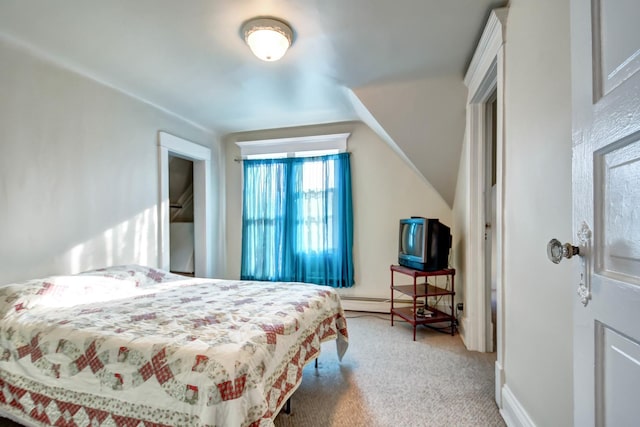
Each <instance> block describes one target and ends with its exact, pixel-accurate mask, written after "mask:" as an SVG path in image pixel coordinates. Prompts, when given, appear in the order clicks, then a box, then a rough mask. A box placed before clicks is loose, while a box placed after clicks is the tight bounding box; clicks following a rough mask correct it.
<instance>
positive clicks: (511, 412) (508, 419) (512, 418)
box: [500, 384, 536, 427]
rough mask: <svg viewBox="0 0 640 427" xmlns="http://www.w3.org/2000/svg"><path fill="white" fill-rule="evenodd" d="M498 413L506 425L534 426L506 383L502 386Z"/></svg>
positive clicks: (516, 426) (512, 426)
mask: <svg viewBox="0 0 640 427" xmlns="http://www.w3.org/2000/svg"><path fill="white" fill-rule="evenodd" d="M500 415H502V418H503V419H504V422H505V423H506V424H507V426H508V427H536V425H535V424H534V422H533V421H532V420H531V417H529V414H527V411H525V409H524V407H523V406H522V404H521V403H520V401H518V399H517V398H516V396H515V395H514V394H513V393H512V392H511V389H509V386H508V385H506V384H505V385H504V387H502V409H500Z"/></svg>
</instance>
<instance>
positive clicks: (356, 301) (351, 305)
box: [340, 296, 413, 314]
mask: <svg viewBox="0 0 640 427" xmlns="http://www.w3.org/2000/svg"><path fill="white" fill-rule="evenodd" d="M340 299H341V300H342V308H344V309H345V310H350V311H370V312H373V313H387V314H389V312H390V311H391V302H390V301H389V299H388V298H369V297H350V296H341V297H340ZM393 303H394V304H396V305H405V304H413V301H412V300H410V299H407V300H397V299H396V300H394V301H393Z"/></svg>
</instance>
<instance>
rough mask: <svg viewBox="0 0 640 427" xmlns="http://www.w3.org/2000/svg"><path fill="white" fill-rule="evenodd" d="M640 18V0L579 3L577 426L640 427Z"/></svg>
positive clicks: (575, 31)
mask: <svg viewBox="0 0 640 427" xmlns="http://www.w3.org/2000/svg"><path fill="white" fill-rule="evenodd" d="M639 18H640V1H638V0H592V1H586V0H572V2H571V53H572V55H571V56H572V82H573V177H574V184H573V218H574V220H573V224H574V232H575V233H580V230H581V229H582V230H583V232H582V234H581V237H582V240H583V241H582V243H581V245H582V247H581V255H583V256H582V257H580V258H579V260H577V261H573V263H574V267H575V279H574V280H575V284H576V285H578V284H579V286H580V288H579V293H580V294H581V295H576V301H575V304H574V307H573V311H574V325H573V328H574V352H573V353H574V355H573V357H574V399H575V400H574V402H575V404H574V423H575V425H576V426H593V425H597V426H605V425H606V426H638V425H640V25H639V24H638V19H639ZM550 191H553V189H550ZM583 224H584V226H583ZM587 227H588V229H590V230H592V231H593V233H592V236H591V239H589V233H588V230H587ZM576 240H578V241H579V240H580V238H579V237H578V236H577V235H576Z"/></svg>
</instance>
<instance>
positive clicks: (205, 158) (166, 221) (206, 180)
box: [158, 131, 213, 277]
mask: <svg viewBox="0 0 640 427" xmlns="http://www.w3.org/2000/svg"><path fill="white" fill-rule="evenodd" d="M158 153H159V163H160V164H159V169H160V203H158V218H159V221H158V262H159V264H160V268H162V269H164V270H167V271H169V269H170V260H169V256H170V255H169V254H170V242H169V235H170V231H169V230H170V212H169V155H172V156H176V157H182V158H184V159H187V160H191V161H192V162H193V232H194V236H193V237H194V240H193V241H194V250H195V254H194V263H195V275H196V277H211V274H212V272H213V268H212V267H213V259H212V258H213V257H212V250H211V248H212V245H211V239H210V238H209V236H211V233H212V231H213V227H212V215H211V212H210V211H211V209H209V208H208V207H209V206H211V149H209V148H207V147H203V146H202V145H199V144H196V143H194V142H191V141H187V140H186V139H183V138H180V137H178V136H175V135H171V134H170V133H167V132H162V131H160V132H158Z"/></svg>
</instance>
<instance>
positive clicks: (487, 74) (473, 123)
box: [462, 8, 508, 407]
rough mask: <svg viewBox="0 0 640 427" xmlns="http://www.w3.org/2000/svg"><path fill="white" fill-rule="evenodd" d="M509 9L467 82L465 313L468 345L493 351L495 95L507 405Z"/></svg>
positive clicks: (499, 15)
mask: <svg viewBox="0 0 640 427" xmlns="http://www.w3.org/2000/svg"><path fill="white" fill-rule="evenodd" d="M507 15H508V8H499V9H494V10H492V11H491V14H490V15H489V18H488V20H487V24H486V26H485V29H484V31H483V33H482V37H481V38H480V41H479V42H478V46H477V47H476V51H475V53H474V55H473V58H472V60H471V63H470V65H469V68H468V70H467V74H466V75H465V79H464V83H465V85H466V86H467V88H468V96H467V141H466V142H467V143H468V150H469V152H468V155H469V176H468V179H469V182H468V187H467V188H468V192H469V194H468V201H469V209H468V226H469V229H468V236H467V237H468V244H467V245H466V254H465V271H466V274H465V275H466V279H465V282H466V286H465V294H466V307H465V309H466V310H465V311H466V317H465V319H463V322H464V324H463V325H462V326H463V330H464V332H465V333H464V337H463V339H464V341H465V345H466V346H467V348H468V349H469V350H476V351H488V352H491V351H493V348H487V347H488V346H487V341H488V340H487V331H491V329H490V322H491V316H490V313H491V312H490V307H489V306H488V304H487V301H490V298H491V295H490V294H489V295H487V292H489V293H490V292H491V290H489V291H487V287H486V286H485V282H486V280H485V243H484V234H485V224H486V219H485V198H484V187H485V173H486V156H485V147H486V139H487V130H486V125H487V123H486V119H485V116H486V104H487V102H488V101H489V100H490V98H491V97H492V95H493V94H494V93H495V94H496V100H497V117H496V120H497V126H496V140H497V147H496V222H495V224H492V226H493V227H495V237H496V239H495V240H496V241H495V245H496V251H495V254H496V260H495V262H496V294H497V295H496V297H497V303H496V304H497V308H496V310H497V313H496V315H497V320H496V322H497V327H496V340H497V346H496V348H497V358H496V359H497V360H496V364H495V399H496V403H497V404H498V406H499V407H502V386H503V385H504V349H505V345H504V288H503V284H504V270H503V248H504V243H503V236H504V233H503V227H504V220H503V215H504V181H503V176H504V140H505V136H504V43H505V40H506V39H505V34H506V21H507Z"/></svg>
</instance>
